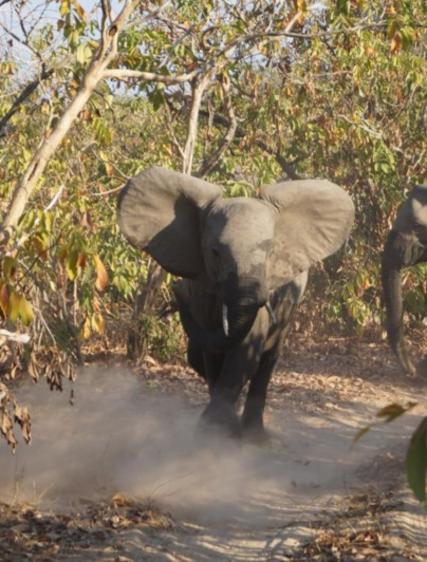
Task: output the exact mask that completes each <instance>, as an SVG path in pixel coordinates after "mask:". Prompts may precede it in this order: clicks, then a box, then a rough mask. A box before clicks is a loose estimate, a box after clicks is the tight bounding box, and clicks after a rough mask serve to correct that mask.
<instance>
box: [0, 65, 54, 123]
mask: <svg viewBox="0 0 427 562" xmlns="http://www.w3.org/2000/svg"><path fill="white" fill-rule="evenodd" d="M53 73H54V69H53V68H50V69H49V70H45V69H43V70H42V72H41V74H40V76H39V77H38V78H36V79H35V80H33V81H32V82H30V83H29V84H27V85H26V86H25V88H24V89H23V90H22V92H21V93H20V94H19V96H18V97H17V98H16V99H15V100H14V102H13V103H12V106H11V108H10V109H9V111H7V112H6V113H5V115H3V117H2V118H1V119H0V131H1V130H2V129H3V127H5V125H6V124H7V122H8V121H9V120H10V119H11V118H12V117H13V116H14V115H15V113H16V112H17V111H18V109H19V107H20V106H21V105H22V104H23V103H24V102H25V101H26V100H27V99H28V98H29V97H30V96H31V94H32V93H33V92H34V91H35V90H36V89H37V87H38V86H39V84H40V82H41V81H42V80H46V79H47V78H50V77H51V76H52V74H53Z"/></svg>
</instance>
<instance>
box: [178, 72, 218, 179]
mask: <svg viewBox="0 0 427 562" xmlns="http://www.w3.org/2000/svg"><path fill="white" fill-rule="evenodd" d="M210 81H211V78H210V72H208V73H207V74H204V75H203V76H201V77H198V78H195V79H194V80H193V84H192V96H191V109H190V117H189V119H188V129H187V140H186V143H185V147H184V160H183V163H182V171H183V172H184V174H189V175H191V170H192V167H193V156H194V148H195V146H196V140H197V128H198V122H199V112H200V105H201V103H202V97H203V93H204V91H205V90H206V88H207V87H208V86H209V82H210Z"/></svg>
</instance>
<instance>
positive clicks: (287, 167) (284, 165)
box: [200, 111, 300, 180]
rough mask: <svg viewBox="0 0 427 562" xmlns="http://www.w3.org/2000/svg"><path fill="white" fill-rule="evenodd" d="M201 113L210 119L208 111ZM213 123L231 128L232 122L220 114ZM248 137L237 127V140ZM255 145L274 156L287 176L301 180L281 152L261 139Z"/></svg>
mask: <svg viewBox="0 0 427 562" xmlns="http://www.w3.org/2000/svg"><path fill="white" fill-rule="evenodd" d="M200 113H201V114H202V115H203V116H204V117H209V113H208V112H207V111H201V112H200ZM213 122H214V124H215V125H221V126H223V127H227V128H228V127H230V121H229V119H228V118H227V117H225V116H224V115H218V114H216V115H214V118H213ZM247 135H248V132H247V131H245V130H244V129H243V128H242V127H239V126H238V127H236V131H235V134H234V138H235V139H243V138H244V137H246V136H247ZM254 144H255V145H256V146H258V148H260V149H261V150H263V151H264V152H266V153H267V154H270V155H271V156H274V158H275V159H276V162H277V163H278V164H279V166H280V167H281V168H282V170H283V171H284V172H285V173H286V175H287V176H288V177H289V178H290V179H291V180H297V179H300V176H299V175H298V174H297V172H296V171H295V169H294V166H293V164H292V163H290V162H288V161H287V160H286V159H285V157H284V156H283V155H282V154H280V152H279V151H278V150H275V149H274V148H272V147H271V146H269V145H268V144H267V143H266V142H264V141H263V140H261V139H255V140H254Z"/></svg>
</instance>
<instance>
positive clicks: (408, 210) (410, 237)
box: [381, 185, 427, 375]
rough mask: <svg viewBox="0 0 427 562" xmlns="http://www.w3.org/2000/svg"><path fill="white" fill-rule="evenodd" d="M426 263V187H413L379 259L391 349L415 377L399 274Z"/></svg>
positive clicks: (401, 363) (407, 371) (405, 369)
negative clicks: (404, 322)
mask: <svg viewBox="0 0 427 562" xmlns="http://www.w3.org/2000/svg"><path fill="white" fill-rule="evenodd" d="M425 261H427V185H416V186H415V187H414V188H413V189H412V190H411V191H410V192H409V193H408V195H407V197H406V199H405V201H404V202H403V203H402V205H401V206H400V208H399V209H398V212H397V215H396V219H395V221H394V223H393V225H392V228H391V230H390V232H389V234H388V236H387V238H386V242H385V244H384V249H383V253H382V259H381V281H382V288H383V299H384V305H385V311H386V331H387V338H388V341H389V344H390V347H391V349H392V350H393V352H394V353H395V354H396V356H397V359H398V361H399V363H400V365H401V366H402V368H403V369H404V371H406V373H407V374H409V375H414V374H415V373H416V368H415V366H414V364H413V363H412V361H411V358H410V356H409V353H408V349H407V346H406V344H405V340H404V333H403V302H402V285H401V270H402V269H403V268H405V267H409V266H411V265H415V264H418V263H422V262H425Z"/></svg>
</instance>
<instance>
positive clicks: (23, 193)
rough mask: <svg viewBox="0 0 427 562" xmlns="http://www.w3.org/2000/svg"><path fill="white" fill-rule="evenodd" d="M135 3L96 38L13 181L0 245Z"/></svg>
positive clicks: (111, 53)
mask: <svg viewBox="0 0 427 562" xmlns="http://www.w3.org/2000/svg"><path fill="white" fill-rule="evenodd" d="M138 4H139V0H129V1H128V2H126V3H125V4H124V6H123V8H122V10H121V12H120V13H119V15H118V16H117V18H116V19H115V20H114V21H113V22H112V24H111V25H110V26H109V28H108V33H106V34H105V36H103V37H102V38H101V39H100V46H99V49H98V50H97V52H96V53H95V55H94V56H93V58H92V60H91V62H90V64H89V66H88V67H87V69H86V71H85V73H84V76H83V78H82V80H81V83H80V87H79V90H78V92H77V94H76V95H75V97H74V98H73V99H72V101H71V103H70V104H69V105H68V107H67V108H66V109H65V110H64V112H63V113H62V115H61V117H60V119H59V120H58V122H57V124H56V126H55V128H54V129H53V130H52V132H51V134H50V135H49V136H48V137H46V138H45V139H44V140H43V141H42V142H41V144H40V146H39V147H38V149H37V150H36V153H35V154H34V156H33V158H32V160H31V162H30V164H29V165H28V167H27V169H26V171H25V173H24V175H23V176H22V177H21V178H19V180H18V181H17V183H16V186H15V190H14V192H13V195H12V199H11V202H10V205H9V208H8V210H7V212H6V216H5V218H4V221H3V224H2V225H1V228H0V245H2V244H5V243H6V242H7V241H8V238H9V236H10V233H11V231H12V230H13V229H14V228H15V227H16V225H17V224H18V221H19V219H20V218H21V216H22V214H23V212H24V210H25V206H26V204H27V202H28V200H29V198H30V197H31V195H32V193H33V191H34V190H35V189H36V187H37V184H38V182H39V180H40V178H41V175H42V174H43V172H44V170H45V168H46V166H47V163H48V161H49V159H50V158H51V157H52V155H53V154H54V152H55V150H56V149H57V148H58V146H59V145H60V143H61V142H62V140H63V138H64V137H65V135H66V134H67V133H68V131H69V130H70V128H71V126H72V124H73V123H74V121H75V119H76V118H77V116H78V114H79V113H80V111H81V110H82V109H83V107H84V106H85V105H86V103H87V101H88V100H89V98H90V96H91V95H92V92H93V91H94V89H95V88H96V85H97V84H98V83H99V81H100V80H102V79H103V72H104V70H105V69H106V68H107V67H108V64H109V63H110V62H111V60H112V58H113V57H114V56H115V52H116V49H115V47H116V44H117V36H118V34H119V32H120V30H121V29H122V27H123V25H124V23H125V21H126V19H127V17H128V16H129V14H130V13H131V12H132V10H133V9H134V8H136V6H137V5H138Z"/></svg>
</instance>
